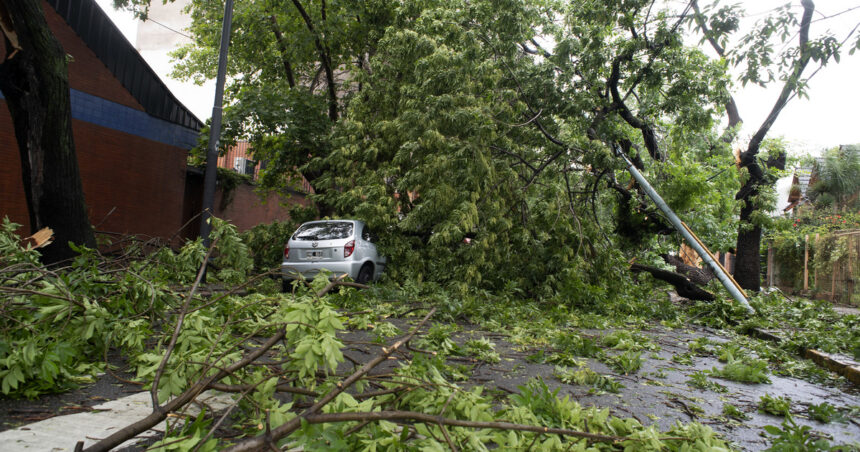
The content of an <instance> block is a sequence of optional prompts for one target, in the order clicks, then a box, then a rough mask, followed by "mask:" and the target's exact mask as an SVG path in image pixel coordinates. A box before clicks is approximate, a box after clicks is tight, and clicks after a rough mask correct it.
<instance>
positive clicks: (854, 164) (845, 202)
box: [809, 145, 860, 212]
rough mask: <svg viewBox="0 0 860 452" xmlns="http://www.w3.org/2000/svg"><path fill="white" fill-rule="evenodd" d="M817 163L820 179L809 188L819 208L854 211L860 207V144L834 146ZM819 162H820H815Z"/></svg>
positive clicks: (810, 194) (816, 206) (813, 200)
mask: <svg viewBox="0 0 860 452" xmlns="http://www.w3.org/2000/svg"><path fill="white" fill-rule="evenodd" d="M823 157H824V159H823V162H822V164H820V165H818V164H816V169H817V171H818V178H817V182H816V183H815V184H813V185H811V186H810V187H809V197H810V199H811V200H812V202H813V203H814V204H815V208H816V210H817V209H822V210H825V209H828V208H830V209H833V211H834V212H838V211H839V210H843V211H844V210H848V211H851V210H854V209H856V208H857V207H858V206H860V200H858V199H857V197H856V196H855V195H856V194H857V193H858V192H860V145H847V146H840V147H838V148H832V149H829V150H827V151H826V152H825V153H824V156H823ZM816 163H817V162H816Z"/></svg>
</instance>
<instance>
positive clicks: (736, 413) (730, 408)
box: [723, 403, 750, 420]
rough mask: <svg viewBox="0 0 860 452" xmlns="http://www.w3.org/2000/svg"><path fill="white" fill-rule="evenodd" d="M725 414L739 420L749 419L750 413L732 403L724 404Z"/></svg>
mask: <svg viewBox="0 0 860 452" xmlns="http://www.w3.org/2000/svg"><path fill="white" fill-rule="evenodd" d="M723 416H726V417H731V418H735V419H739V420H746V419H749V418H750V417H749V415H748V414H746V413H744V412H743V411H741V410H740V409H739V408H738V407H736V406H734V405H732V404H731V403H725V404H723Z"/></svg>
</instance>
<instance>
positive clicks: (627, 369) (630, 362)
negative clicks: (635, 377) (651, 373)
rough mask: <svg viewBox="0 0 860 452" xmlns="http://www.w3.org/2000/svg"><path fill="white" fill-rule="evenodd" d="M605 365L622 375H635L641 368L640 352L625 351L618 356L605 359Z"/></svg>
mask: <svg viewBox="0 0 860 452" xmlns="http://www.w3.org/2000/svg"><path fill="white" fill-rule="evenodd" d="M606 363H607V364H609V365H610V366H611V367H612V368H613V369H615V370H616V371H618V372H620V373H622V374H624V375H629V374H635V373H636V372H638V371H639V368H641V367H642V352H635V351H632V350H627V351H625V352H623V353H620V354H618V355H615V356H609V357H607V358H606Z"/></svg>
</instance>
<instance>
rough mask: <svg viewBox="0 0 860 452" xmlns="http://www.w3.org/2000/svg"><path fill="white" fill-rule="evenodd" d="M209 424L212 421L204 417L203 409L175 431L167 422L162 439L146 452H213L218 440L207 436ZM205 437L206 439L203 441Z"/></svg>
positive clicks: (204, 411)
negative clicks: (149, 451)
mask: <svg viewBox="0 0 860 452" xmlns="http://www.w3.org/2000/svg"><path fill="white" fill-rule="evenodd" d="M210 424H212V419H209V418H207V417H206V410H205V409H203V410H200V413H199V414H198V415H197V417H196V418H194V421H193V422H185V423H184V424H183V425H182V426H181V427H180V428H178V429H175V428H174V425H171V423H170V422H168V423H167V429H166V431H165V435H164V437H163V438H162V439H161V440H160V441H158V442H157V443H155V444H154V445H153V446H152V447H151V448H150V449H148V450H152V451H153V452H167V451H170V450H176V451H192V450H195V451H197V450H199V451H203V452H212V451H215V450H217V448H216V446H217V444H218V440H216V439H215V438H212V437H211V436H210V435H209V425H210ZM207 437H208V439H206V441H203V440H204V438H207Z"/></svg>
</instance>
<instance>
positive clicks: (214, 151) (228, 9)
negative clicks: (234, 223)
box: [200, 0, 233, 249]
mask: <svg viewBox="0 0 860 452" xmlns="http://www.w3.org/2000/svg"><path fill="white" fill-rule="evenodd" d="M232 22H233V0H227V3H226V4H224V21H223V24H222V25H221V50H220V54H219V55H218V76H217V78H216V79H215V104H214V105H213V106H212V123H211V124H210V125H209V146H208V147H207V148H206V170H205V172H204V173H203V214H202V215H201V217H200V237H202V238H203V246H204V247H205V248H206V249H208V248H209V243H210V241H209V233H210V232H211V231H212V225H211V224H209V218H210V217H211V216H212V213H213V212H214V209H215V179H216V176H217V174H218V172H217V167H218V140H219V139H220V137H221V110H222V109H221V104H222V103H223V102H224V80H225V79H226V78H227V51H228V49H229V48H230V26H231V24H232Z"/></svg>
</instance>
